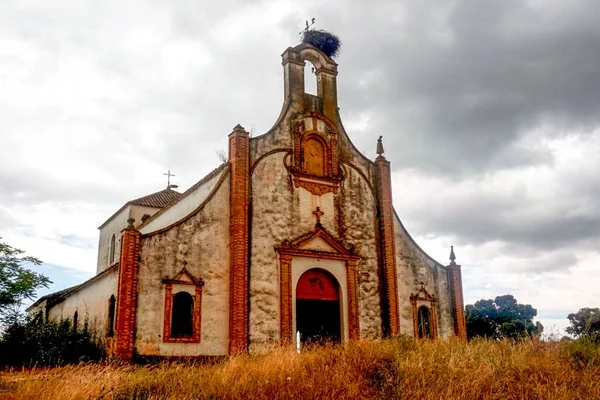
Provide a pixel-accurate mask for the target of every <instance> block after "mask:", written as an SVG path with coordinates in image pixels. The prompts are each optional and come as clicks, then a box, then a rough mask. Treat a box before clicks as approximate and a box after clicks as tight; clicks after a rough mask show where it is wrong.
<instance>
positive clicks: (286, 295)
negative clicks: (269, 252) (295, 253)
mask: <svg viewBox="0 0 600 400" xmlns="http://www.w3.org/2000/svg"><path fill="white" fill-rule="evenodd" d="M279 260H280V261H279V263H280V272H279V273H280V274H281V278H280V280H279V285H280V288H279V293H280V294H279V304H280V312H281V316H280V320H281V340H282V342H285V343H287V342H289V343H291V342H292V341H293V339H294V335H293V332H292V326H293V322H292V257H290V256H288V255H280V256H279Z"/></svg>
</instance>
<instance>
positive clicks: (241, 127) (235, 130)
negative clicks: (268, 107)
mask: <svg viewBox="0 0 600 400" xmlns="http://www.w3.org/2000/svg"><path fill="white" fill-rule="evenodd" d="M233 131H234V132H243V133H248V132H246V129H244V127H243V126H241V125H240V124H237V125H236V126H235V127H234V128H233Z"/></svg>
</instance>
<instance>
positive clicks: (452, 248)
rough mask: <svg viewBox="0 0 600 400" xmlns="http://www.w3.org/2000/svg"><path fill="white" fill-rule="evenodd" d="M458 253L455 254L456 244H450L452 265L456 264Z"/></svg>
mask: <svg viewBox="0 0 600 400" xmlns="http://www.w3.org/2000/svg"><path fill="white" fill-rule="evenodd" d="M454 260H456V255H454V246H450V265H456V262H455V261H454Z"/></svg>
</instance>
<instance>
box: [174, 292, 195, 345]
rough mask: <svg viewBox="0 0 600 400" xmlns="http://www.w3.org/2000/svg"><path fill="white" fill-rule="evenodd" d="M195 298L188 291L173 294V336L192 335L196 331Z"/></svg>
mask: <svg viewBox="0 0 600 400" xmlns="http://www.w3.org/2000/svg"><path fill="white" fill-rule="evenodd" d="M193 323H194V298H193V297H192V295H191V294H189V293H188V292H178V293H176V294H175V295H174V296H173V311H172V316H171V337H175V338H176V337H184V336H192V334H193V332H194V328H193V325H194V324H193Z"/></svg>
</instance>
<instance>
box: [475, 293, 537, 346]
mask: <svg viewBox="0 0 600 400" xmlns="http://www.w3.org/2000/svg"><path fill="white" fill-rule="evenodd" d="M465 308H466V319H467V336H468V338H469V339H471V338H474V337H477V336H483V337H488V338H493V339H500V338H513V339H518V338H521V337H524V336H532V335H535V334H540V333H542V331H543V330H544V327H543V326H542V324H541V323H540V322H536V323H535V324H534V323H533V317H535V316H536V315H537V310H536V309H535V308H533V307H532V306H531V305H530V304H519V303H517V299H515V298H514V296H513V295H511V294H507V295H504V296H498V297H496V298H495V299H494V300H492V299H488V300H484V299H481V300H479V301H477V302H476V303H475V304H474V305H473V304H468V305H467V306H466V307H465Z"/></svg>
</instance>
